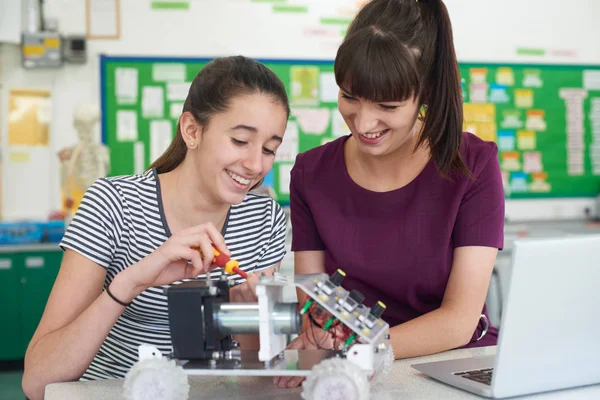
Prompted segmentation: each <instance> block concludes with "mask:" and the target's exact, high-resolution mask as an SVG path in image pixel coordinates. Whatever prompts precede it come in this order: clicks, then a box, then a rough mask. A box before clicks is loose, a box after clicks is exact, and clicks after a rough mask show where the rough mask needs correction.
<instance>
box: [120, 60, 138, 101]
mask: <svg viewBox="0 0 600 400" xmlns="http://www.w3.org/2000/svg"><path fill="white" fill-rule="evenodd" d="M115 96H116V97H117V103H118V104H136V103H137V101H138V70H137V68H117V69H115Z"/></svg>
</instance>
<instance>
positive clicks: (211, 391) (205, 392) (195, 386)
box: [45, 346, 600, 400]
mask: <svg viewBox="0 0 600 400" xmlns="http://www.w3.org/2000/svg"><path fill="white" fill-rule="evenodd" d="M495 353H496V347H495V346H491V347H482V348H475V349H463V350H452V351H448V352H444V353H439V354H435V355H431V356H425V357H419V358H412V359H405V360H398V361H396V362H394V364H393V367H392V370H391V371H390V373H389V374H388V375H387V377H386V379H385V382H384V383H383V385H381V386H378V387H372V399H390V400H391V399H394V400H395V399H401V400H406V399H444V400H454V399H461V400H462V399H482V398H481V397H478V396H476V395H473V394H470V393H468V392H465V391H462V390H460V389H455V388H453V387H451V386H448V385H445V384H443V383H440V382H438V381H435V380H433V379H431V378H429V377H427V376H425V375H423V374H421V373H420V372H418V371H417V370H415V369H414V368H412V367H411V364H416V363H420V362H429V361H436V360H448V359H455V358H464V357H469V356H478V355H490V354H495ZM189 382H190V396H189V398H190V399H225V398H227V399H256V400H258V399H285V400H292V399H300V398H301V397H300V393H301V391H302V387H298V388H295V389H280V388H278V387H276V386H274V385H273V381H272V378H268V377H204V376H190V377H189ZM122 388H123V380H120V379H114V380H105V381H90V382H69V383H54V384H50V385H48V386H47V387H46V396H45V399H46V400H63V399H69V400H79V399H81V400H84V399H85V400H105V399H113V400H120V399H123V395H122ZM526 397H527V398H534V399H544V400H546V399H548V400H558V399H565V400H566V399H568V400H573V399H575V400H577V399H586V400H587V399H600V385H594V386H587V387H583V388H577V389H571V390H562V391H556V392H551V393H546V394H538V395H533V396H526ZM521 398H523V397H521Z"/></svg>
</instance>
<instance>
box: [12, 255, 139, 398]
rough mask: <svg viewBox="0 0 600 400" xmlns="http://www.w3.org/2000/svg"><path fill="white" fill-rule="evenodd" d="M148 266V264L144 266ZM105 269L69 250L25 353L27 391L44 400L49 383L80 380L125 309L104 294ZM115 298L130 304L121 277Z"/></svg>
mask: <svg viewBox="0 0 600 400" xmlns="http://www.w3.org/2000/svg"><path fill="white" fill-rule="evenodd" d="M142 262H148V261H142ZM105 276H106V270H105V269H104V268H102V267H101V266H99V265H98V264H96V263H94V262H93V261H90V260H89V259H87V258H86V257H84V256H82V255H81V254H79V253H77V252H75V251H73V250H70V249H67V250H66V251H65V254H64V258H63V261H62V264H61V267H60V271H59V273H58V276H57V278H56V281H55V283H54V287H53V288H52V292H51V293H50V297H49V299H48V303H47V304H46V309H45V310H44V314H43V316H42V318H41V320H40V323H39V325H38V328H37V330H36V331H35V334H34V335H33V338H32V339H31V341H30V343H29V347H28V348H27V352H26V354H25V371H24V375H23V382H22V385H23V391H24V392H25V395H26V396H27V397H28V398H29V399H32V400H35V399H42V398H43V397H44V389H45V387H46V385H47V384H48V383H52V382H63V381H72V380H76V379H79V377H80V376H81V375H82V374H83V373H84V372H85V370H86V369H87V367H88V366H89V365H90V363H91V362H92V360H93V358H94V356H95V355H96V353H97V352H98V349H99V348H100V346H101V345H102V343H103V342H104V339H105V338H106V336H107V335H108V332H109V331H110V329H111V328H112V326H113V325H114V324H115V322H116V321H117V319H118V318H119V316H120V315H121V313H122V312H123V310H124V309H125V307H123V306H122V305H120V304H118V303H117V302H115V301H114V300H113V299H111V298H110V297H109V296H108V294H106V293H103V292H102V287H103V284H104V279H105ZM110 288H111V293H113V295H114V296H115V297H117V298H118V299H120V300H121V301H124V302H129V301H131V299H132V298H133V297H135V295H134V293H133V292H132V291H131V289H130V288H127V287H126V285H125V281H124V280H123V278H122V274H119V275H117V277H115V279H114V281H113V283H112V284H111V286H110Z"/></svg>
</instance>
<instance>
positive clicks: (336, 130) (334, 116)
mask: <svg viewBox="0 0 600 400" xmlns="http://www.w3.org/2000/svg"><path fill="white" fill-rule="evenodd" d="M350 133H352V132H351V131H350V128H348V125H347V124H346V121H344V117H342V114H340V112H339V111H338V110H331V134H332V135H333V136H334V137H341V136H346V135H349V134H350Z"/></svg>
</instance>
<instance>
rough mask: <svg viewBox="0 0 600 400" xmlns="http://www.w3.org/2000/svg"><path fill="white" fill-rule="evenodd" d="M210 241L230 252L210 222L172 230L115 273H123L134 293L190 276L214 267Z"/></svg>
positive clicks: (218, 247)
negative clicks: (139, 258) (157, 244)
mask: <svg viewBox="0 0 600 400" xmlns="http://www.w3.org/2000/svg"><path fill="white" fill-rule="evenodd" d="M213 245H214V246H215V247H216V248H217V249H219V251H222V252H223V253H225V254H227V255H230V254H231V253H230V252H229V250H228V249H227V246H226V245H225V240H224V239H223V236H222V235H221V233H220V232H219V231H218V230H217V228H216V227H215V226H214V225H213V224H212V223H205V224H202V225H197V226H194V227H192V228H188V229H184V230H182V231H179V232H177V233H175V234H173V235H172V236H171V237H170V238H169V239H168V240H167V241H165V242H164V243H163V244H162V245H161V246H160V247H159V248H158V249H156V250H155V251H154V252H152V253H151V254H149V255H148V256H146V258H144V260H142V262H140V263H137V264H134V265H132V266H131V267H129V268H127V269H126V270H125V271H123V272H122V273H120V274H118V275H117V277H119V275H126V278H127V286H129V287H130V288H131V289H132V291H133V292H135V293H137V294H139V293H141V292H143V291H144V290H146V289H147V288H149V287H152V286H160V285H168V284H170V283H173V282H176V281H179V280H182V279H188V278H194V277H196V276H198V275H201V274H205V273H208V272H210V271H211V270H213V269H214V268H216V267H217V266H216V265H214V264H213V263H212V260H213V257H214V253H213V249H212V246H213ZM200 252H202V253H200ZM202 255H204V257H202ZM188 260H190V261H191V264H190V263H188ZM123 278H125V276H123ZM115 279H116V278H115ZM137 294H135V295H137ZM135 295H134V297H135Z"/></svg>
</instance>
